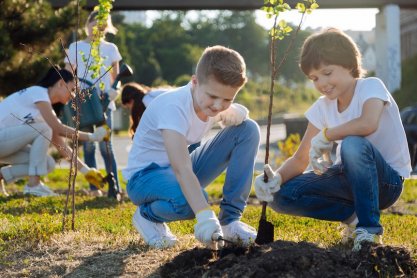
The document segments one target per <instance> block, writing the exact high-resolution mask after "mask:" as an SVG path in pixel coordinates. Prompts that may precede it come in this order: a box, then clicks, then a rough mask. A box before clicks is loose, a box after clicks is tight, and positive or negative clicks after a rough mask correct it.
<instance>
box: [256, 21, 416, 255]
mask: <svg viewBox="0 0 417 278" xmlns="http://www.w3.org/2000/svg"><path fill="white" fill-rule="evenodd" d="M300 67H301V69H302V71H303V72H304V74H305V75H306V76H307V77H308V78H309V79H311V80H312V81H313V83H314V86H315V87H316V89H317V90H318V91H319V92H320V93H321V94H322V96H321V97H320V98H319V99H318V100H317V101H316V102H315V103H314V104H313V105H312V106H311V107H310V109H309V110H308V111H307V112H306V113H305V116H306V117H307V119H308V121H309V124H308V127H307V130H306V132H305V135H304V137H303V139H302V141H301V144H300V146H299V148H298V150H297V151H296V153H295V154H294V155H293V156H292V157H291V158H289V159H288V160H287V161H286V162H285V163H284V164H283V165H282V166H281V167H280V168H279V169H278V170H277V171H275V172H273V171H272V169H271V168H270V167H269V165H265V171H266V173H267V175H268V176H269V177H270V179H269V182H268V183H265V182H263V175H260V176H258V177H257V178H256V180H255V191H256V194H257V196H258V198H259V199H260V200H263V201H267V202H269V205H270V207H271V208H273V209H274V210H276V211H277V212H281V213H287V214H292V215H300V216H307V217H312V218H317V219H323V220H330V221H341V222H342V226H343V227H344V230H343V231H342V236H343V237H342V242H348V241H349V239H354V246H353V250H354V251H357V250H360V248H361V243H362V242H364V241H368V242H377V243H378V242H381V235H382V233H383V228H382V226H381V223H380V210H382V209H385V208H388V207H390V206H391V205H392V204H394V202H395V201H396V200H397V199H398V198H399V196H400V194H401V191H402V187H403V181H404V178H407V177H409V175H410V171H411V165H410V156H409V152H408V146H407V141H406V136H405V132H404V128H403V126H402V123H401V119H400V114H399V110H398V106H397V104H396V103H395V101H394V99H393V98H392V96H391V94H390V93H389V92H388V90H387V89H386V88H385V86H384V84H383V83H382V81H381V80H380V79H378V78H375V77H370V78H361V76H362V74H363V70H362V68H361V55H360V52H359V50H358V48H357V46H356V45H355V43H354V42H353V40H352V39H351V38H350V37H348V36H347V35H346V34H345V33H343V32H342V31H340V30H337V29H334V28H332V29H328V30H326V31H324V32H320V33H317V34H313V35H311V36H310V37H309V38H307V39H306V41H305V42H304V45H303V47H302V50H301V55H300ZM333 142H337V144H338V146H337V151H336V161H335V163H334V164H333V163H332V161H331V159H330V153H331V150H332V148H333ZM309 162H310V164H311V166H312V168H313V171H308V172H305V173H303V171H304V170H305V169H306V168H307V166H308V164H309Z"/></svg>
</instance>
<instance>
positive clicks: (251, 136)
mask: <svg viewBox="0 0 417 278" xmlns="http://www.w3.org/2000/svg"><path fill="white" fill-rule="evenodd" d="M238 127H241V128H242V129H244V131H245V133H246V134H247V135H248V136H247V137H246V138H245V139H248V140H251V141H253V142H254V143H257V144H259V141H260V137H261V132H260V129H259V125H258V124H257V123H256V122H255V121H254V120H252V119H246V120H245V121H243V122H242V124H240V125H239V126H238Z"/></svg>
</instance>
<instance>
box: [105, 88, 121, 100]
mask: <svg viewBox="0 0 417 278" xmlns="http://www.w3.org/2000/svg"><path fill="white" fill-rule="evenodd" d="M107 94H108V95H109V99H110V100H111V101H113V100H115V99H116V98H117V97H118V96H119V90H117V89H113V88H110V90H109V91H108V92H107Z"/></svg>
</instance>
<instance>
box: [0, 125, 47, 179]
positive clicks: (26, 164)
mask: <svg viewBox="0 0 417 278" xmlns="http://www.w3.org/2000/svg"><path fill="white" fill-rule="evenodd" d="M51 139H52V129H51V128H50V127H49V126H48V124H46V123H44V122H41V123H33V124H30V125H29V124H22V125H18V126H12V127H5V128H1V129H0V163H4V164H9V165H7V166H4V167H2V168H1V169H0V171H1V173H2V176H3V178H4V180H5V181H6V183H11V182H14V181H15V180H17V179H19V178H22V177H27V176H41V175H46V174H47V173H49V172H51V171H52V170H53V169H54V168H55V160H54V159H53V158H52V157H51V156H49V155H48V148H49V144H50V141H51Z"/></svg>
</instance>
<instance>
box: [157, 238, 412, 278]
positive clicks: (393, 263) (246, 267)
mask: <svg viewBox="0 0 417 278" xmlns="http://www.w3.org/2000/svg"><path fill="white" fill-rule="evenodd" d="M160 274H161V276H162V277H187V278H190V277H239V278H240V277H417V263H416V262H415V261H413V259H412V257H411V255H410V253H409V251H407V250H406V249H403V248H399V247H392V246H377V245H374V244H366V245H365V246H363V248H362V249H361V251H359V252H352V251H350V250H345V249H342V248H337V247H334V248H329V249H324V248H320V247H318V246H316V245H314V244H311V243H307V242H300V243H295V242H288V241H275V242H273V243H271V244H267V245H262V246H258V245H254V246H251V247H250V248H241V247H240V248H239V247H235V248H224V249H223V250H221V251H220V252H213V251H210V250H208V249H201V248H194V249H192V250H189V251H186V252H183V253H181V254H179V255H178V256H177V257H175V258H174V259H173V260H172V261H171V262H169V263H167V264H165V265H163V266H162V267H161V269H160Z"/></svg>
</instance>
